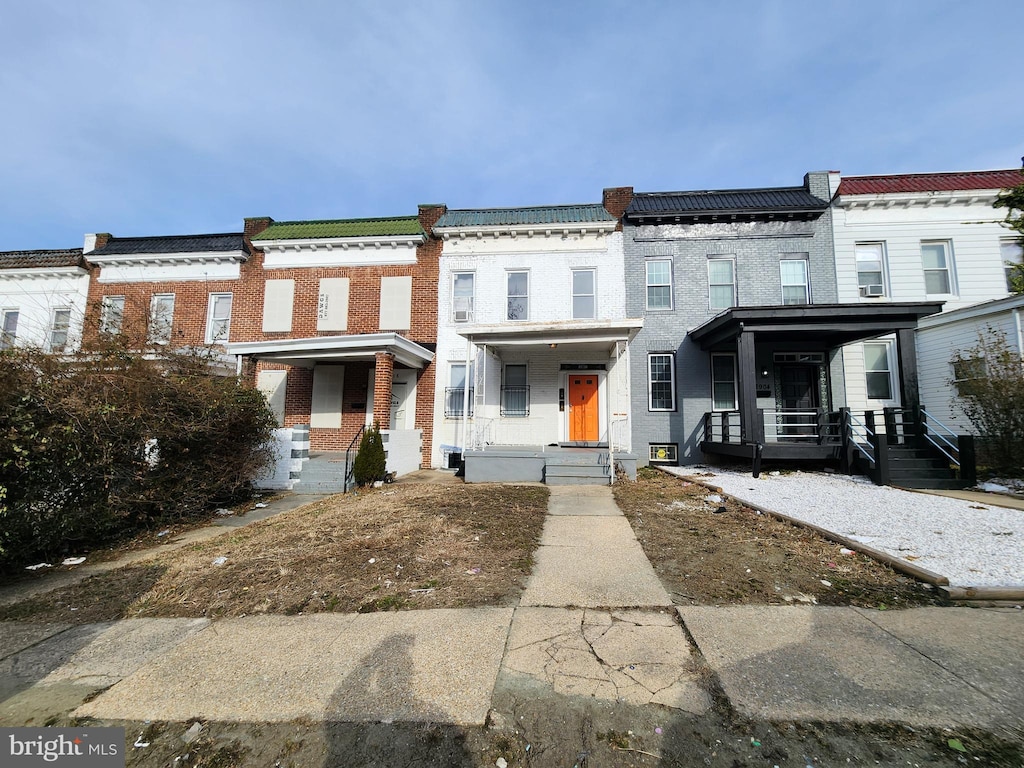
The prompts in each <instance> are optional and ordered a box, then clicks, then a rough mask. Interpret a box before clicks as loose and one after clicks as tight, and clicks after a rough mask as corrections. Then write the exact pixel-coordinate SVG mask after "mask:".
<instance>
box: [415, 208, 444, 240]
mask: <svg viewBox="0 0 1024 768" xmlns="http://www.w3.org/2000/svg"><path fill="white" fill-rule="evenodd" d="M447 211H448V206H447V205H445V204H444V203H421V204H420V205H419V217H420V226H421V227H423V229H424V230H425V231H427V232H428V233H429V232H430V230H431V229H432V228H433V226H434V225H435V224H437V220H438V219H440V218H441V217H442V216H444V214H445V213H446V212H447Z"/></svg>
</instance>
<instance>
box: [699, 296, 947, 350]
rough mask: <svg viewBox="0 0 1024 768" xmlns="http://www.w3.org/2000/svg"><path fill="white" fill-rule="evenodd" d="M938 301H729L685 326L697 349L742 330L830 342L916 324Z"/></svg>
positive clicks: (727, 340)
mask: <svg viewBox="0 0 1024 768" xmlns="http://www.w3.org/2000/svg"><path fill="white" fill-rule="evenodd" d="M942 304H943V302H941V301H913V302H899V303H898V302H886V303H878V304H874V303H872V304H867V303H865V304H801V305H797V306H768V307H732V308H731V309H727V310H725V311H724V312H722V313H720V314H718V315H716V316H715V317H713V318H711V319H710V320H708V321H707V322H706V323H704V324H703V325H700V326H698V327H697V328H694V329H693V330H692V331H690V334H689V335H690V338H691V339H692V340H693V341H694V342H695V343H696V344H698V345H699V346H700V348H701V349H704V350H709V349H716V348H721V347H723V346H730V345H731V344H732V342H734V341H735V339H736V336H737V335H738V334H739V333H740V332H741V331H748V332H753V333H755V334H757V338H758V340H766V341H810V342H816V343H819V344H821V345H823V346H826V347H829V348H832V347H838V346H842V345H843V344H849V343H851V342H854V341H860V340H862V339H871V338H875V337H877V336H884V335H885V334H887V333H893V332H894V331H899V330H908V329H913V328H916V327H917V323H918V321H919V320H920V319H921V318H922V317H927V316H928V315H934V314H936V313H937V312H940V311H941V310H942Z"/></svg>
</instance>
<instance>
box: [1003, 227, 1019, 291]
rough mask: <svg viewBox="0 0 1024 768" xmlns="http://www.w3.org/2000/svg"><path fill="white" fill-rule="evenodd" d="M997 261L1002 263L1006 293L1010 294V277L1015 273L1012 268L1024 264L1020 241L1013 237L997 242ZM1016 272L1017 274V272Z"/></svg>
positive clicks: (1011, 287) (1011, 288) (1011, 289)
mask: <svg viewBox="0 0 1024 768" xmlns="http://www.w3.org/2000/svg"><path fill="white" fill-rule="evenodd" d="M1007 257H1009V258H1007ZM999 259H1000V261H1002V262H1003V271H1004V273H1005V274H1006V292H1007V293H1012V292H1013V286H1012V285H1011V283H1010V277H1011V275H1012V274H1013V272H1014V271H1015V270H1014V266H1016V265H1020V264H1022V263H1024V248H1022V247H1021V243H1020V240H1018V239H1017V238H1015V237H1004V238H1003V239H1001V240H1000V241H999ZM1017 271H1018V272H1019V270H1017Z"/></svg>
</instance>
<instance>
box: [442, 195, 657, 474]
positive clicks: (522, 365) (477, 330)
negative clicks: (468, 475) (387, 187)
mask: <svg viewBox="0 0 1024 768" xmlns="http://www.w3.org/2000/svg"><path fill="white" fill-rule="evenodd" d="M616 225H617V220H616V219H615V218H614V217H613V216H611V215H610V214H609V213H608V212H607V211H606V210H605V209H604V207H603V206H601V205H598V204H594V205H577V206H551V207H543V208H511V209H484V210H452V211H448V212H447V213H446V214H445V215H444V216H442V217H441V219H440V220H439V221H438V222H437V224H436V225H435V227H434V230H433V231H434V234H435V235H436V236H439V237H441V238H442V239H443V248H442V252H441V258H440V270H439V297H438V298H439V300H438V334H437V355H436V358H435V359H436V366H437V378H436V395H435V403H434V449H433V459H432V464H433V466H445V465H446V463H447V460H448V456H449V455H450V454H453V453H461V452H462V451H463V450H465V449H467V448H469V449H472V448H482V447H484V446H488V445H503V446H544V445H549V444H552V443H562V444H566V443H569V444H576V445H597V444H608V443H609V442H611V444H612V446H613V447H614V448H616V449H618V450H628V448H629V445H628V442H629V435H630V429H629V402H630V397H629V376H628V371H629V361H628V355H629V341H630V339H631V338H632V337H633V336H634V335H635V333H636V331H637V330H638V329H639V327H640V325H641V324H642V321H640V320H630V319H628V318H626V314H625V276H624V272H623V253H622V233H621V232H617V231H616ZM467 383H468V387H467V386H466V385H467ZM577 401H578V402H577Z"/></svg>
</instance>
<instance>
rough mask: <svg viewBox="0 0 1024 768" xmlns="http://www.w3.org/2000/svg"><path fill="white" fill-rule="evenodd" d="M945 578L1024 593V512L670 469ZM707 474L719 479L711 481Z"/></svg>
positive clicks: (855, 487) (818, 482) (887, 491)
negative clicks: (1018, 588) (694, 476)
mask: <svg viewBox="0 0 1024 768" xmlns="http://www.w3.org/2000/svg"><path fill="white" fill-rule="evenodd" d="M665 469H667V470H668V471H669V472H671V473H672V474H676V475H679V476H687V475H703V476H701V477H699V479H701V480H703V481H706V482H709V483H711V484H712V485H717V486H719V487H721V488H722V490H723V491H724V492H725V493H727V494H728V495H730V496H732V497H734V498H736V499H738V500H740V501H744V502H747V503H749V504H756V505H757V506H759V507H763V508H765V509H770V510H772V511H774V512H779V513H781V514H784V515H787V516H789V517H793V518H796V519H798V520H802V521H804V522H808V523H813V524H814V525H817V526H820V527H821V528H824V529H826V530H829V531H832V532H833V533H838V534H841V535H843V536H848V537H850V538H854V539H856V540H858V541H861V542H863V543H864V544H867V545H868V546H871V547H874V548H875V549H880V550H882V551H884V552H887V553H889V554H891V555H895V556H896V557H900V558H905V559H907V560H910V561H912V562H913V563H914V564H915V565H918V566H920V567H922V568H926V569H928V570H929V571H933V572H934V573H938V574H941V575H943V576H945V577H946V578H948V579H949V582H950V584H951V585H952V586H958V587H1024V511H1020V510H1016V509H1007V508H1004V507H996V506H991V505H988V504H981V503H976V502H973V501H962V500H960V499H952V498H949V497H945V496H936V495H932V494H927V493H915V492H912V491H903V490H899V489H897V488H890V487H888V486H879V485H874V484H873V483H872V482H871V481H870V480H868V479H867V478H866V477H859V476H854V477H847V476H846V475H838V474H836V475H831V474H825V473H817V472H785V473H780V474H773V473H763V474H762V475H761V476H760V477H759V478H757V479H755V478H753V477H751V475H750V472H749V471H747V472H740V471H733V470H728V469H721V468H719V467H706V466H691V467H666V468H665ZM708 473H709V474H710V475H712V476H708Z"/></svg>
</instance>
